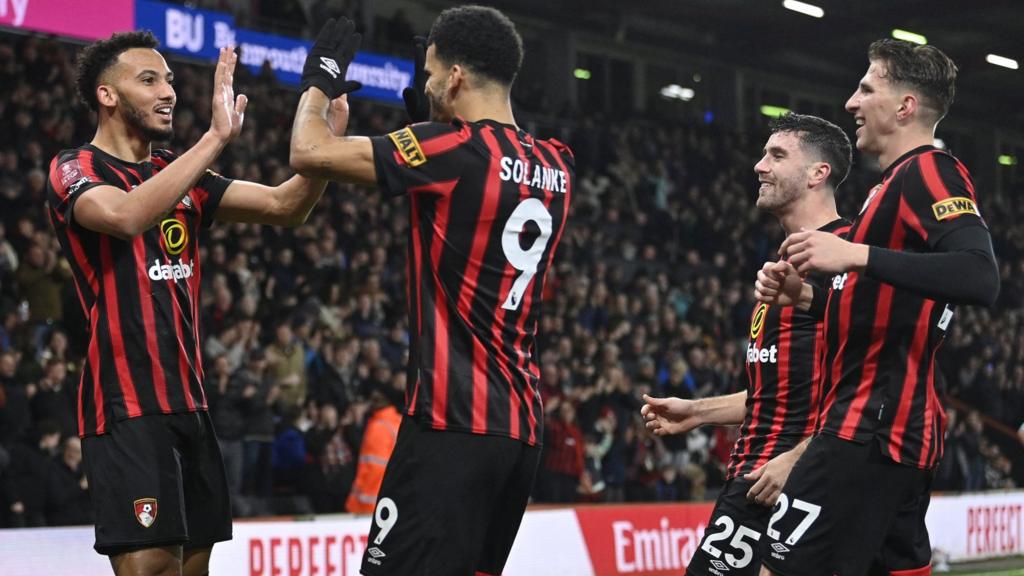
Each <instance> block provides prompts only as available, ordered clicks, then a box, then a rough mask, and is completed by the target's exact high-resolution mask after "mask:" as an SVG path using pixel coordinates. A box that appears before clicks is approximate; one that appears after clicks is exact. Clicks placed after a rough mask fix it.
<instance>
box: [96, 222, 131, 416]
mask: <svg viewBox="0 0 1024 576" xmlns="http://www.w3.org/2000/svg"><path fill="white" fill-rule="evenodd" d="M110 242H111V238H110V236H106V235H101V236H100V261H101V263H102V267H103V298H104V299H105V300H106V302H107V314H106V317H107V326H108V328H109V331H110V345H111V347H112V348H113V352H114V366H115V368H116V370H117V379H118V384H120V386H121V393H122V394H123V395H124V404H125V409H126V410H127V411H128V416H129V417H135V416H140V415H142V409H141V408H140V407H139V398H138V396H137V395H136V393H135V381H134V380H133V379H132V372H131V369H130V368H129V367H128V358H127V354H126V352H125V348H124V333H123V332H122V331H121V310H120V307H119V304H118V293H117V280H116V279H115V278H114V261H113V256H112V254H111V249H110ZM94 385H95V386H97V387H98V386H100V385H101V384H100V381H99V380H98V379H97V380H96V381H95V383H94Z"/></svg>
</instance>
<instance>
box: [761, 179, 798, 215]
mask: <svg viewBox="0 0 1024 576" xmlns="http://www.w3.org/2000/svg"><path fill="white" fill-rule="evenodd" d="M799 194H800V193H799V188H798V187H797V186H795V185H791V183H790V182H784V181H776V182H775V183H774V184H773V186H772V193H771V194H768V195H765V196H760V197H758V199H757V207H758V209H760V210H763V211H765V212H769V213H772V214H775V213H778V212H779V211H780V210H782V209H783V208H785V207H786V206H789V205H790V204H792V203H793V202H794V201H795V200H796V198H797V196H799Z"/></svg>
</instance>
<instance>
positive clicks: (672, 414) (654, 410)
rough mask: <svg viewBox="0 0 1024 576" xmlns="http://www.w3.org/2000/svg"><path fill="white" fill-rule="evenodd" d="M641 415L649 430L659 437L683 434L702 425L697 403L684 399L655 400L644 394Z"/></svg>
mask: <svg viewBox="0 0 1024 576" xmlns="http://www.w3.org/2000/svg"><path fill="white" fill-rule="evenodd" d="M640 414H641V415H642V416H643V417H644V425H646V426H647V429H648V430H650V431H651V432H652V433H654V434H656V435H658V436H666V435H669V434H683V433H685V432H689V431H690V430H693V429H694V428H696V427H697V426H700V425H701V424H702V422H701V420H700V418H699V416H698V414H697V403H696V402H694V401H693V400H683V399H682V398H674V397H672V398H653V397H651V396H648V395H647V394H644V405H643V406H642V407H641V408H640Z"/></svg>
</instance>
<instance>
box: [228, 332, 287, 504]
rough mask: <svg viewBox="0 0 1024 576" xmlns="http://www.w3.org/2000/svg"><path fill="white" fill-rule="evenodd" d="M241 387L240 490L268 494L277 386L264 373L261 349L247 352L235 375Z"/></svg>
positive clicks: (260, 494)
mask: <svg viewBox="0 0 1024 576" xmlns="http://www.w3.org/2000/svg"><path fill="white" fill-rule="evenodd" d="M234 377H235V378H236V379H237V380H238V381H239V385H240V386H241V387H242V398H243V399H244V400H245V402H244V403H243V404H242V409H243V412H244V414H245V435H244V436H243V440H242V448H243V450H244V452H245V453H244V460H243V466H242V468H243V471H244V472H243V474H242V477H243V480H242V492H243V493H244V494H247V495H250V496H260V497H268V496H270V493H271V487H272V486H273V469H272V467H271V454H272V452H273V445H274V412H273V407H274V406H275V405H276V404H277V397H278V394H279V391H280V388H279V387H278V385H277V384H276V382H274V380H273V378H272V377H271V376H270V375H269V374H268V373H267V360H266V356H265V354H264V352H263V350H262V349H256V350H253V351H252V352H251V353H250V354H249V358H248V360H247V361H246V364H245V367H244V368H243V369H242V370H240V371H239V372H237V373H236V374H235V376H234Z"/></svg>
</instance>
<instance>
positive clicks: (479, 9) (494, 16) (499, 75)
mask: <svg viewBox="0 0 1024 576" xmlns="http://www.w3.org/2000/svg"><path fill="white" fill-rule="evenodd" d="M430 44H433V45H434V50H435V53H436V54H437V57H438V59H440V60H441V61H442V62H444V63H445V64H448V65H451V64H460V65H462V66H465V67H467V68H469V69H470V70H472V71H473V72H475V73H476V74H480V75H482V76H484V77H486V78H488V79H490V80H494V81H496V82H499V83H501V84H502V85H504V86H511V85H512V82H513V81H515V79H516V74H518V73H519V66H520V65H521V64H522V63H523V39H522V38H520V37H519V33H518V32H516V26H515V24H513V23H512V21H511V20H509V19H508V17H507V16H505V15H504V14H502V13H501V12H499V11H498V10H495V9H494V8H488V7H486V6H458V7H455V8H448V9H447V10H445V11H443V12H441V15H440V16H438V17H437V20H435V21H434V26H433V27H432V28H431V29H430V36H429V37H428V38H427V45H428V46H429V45H430Z"/></svg>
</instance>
